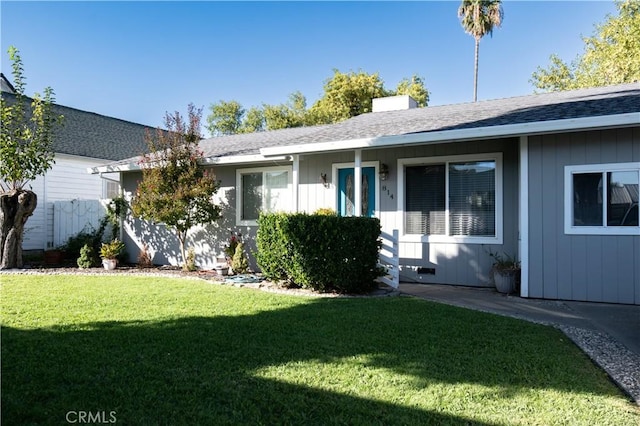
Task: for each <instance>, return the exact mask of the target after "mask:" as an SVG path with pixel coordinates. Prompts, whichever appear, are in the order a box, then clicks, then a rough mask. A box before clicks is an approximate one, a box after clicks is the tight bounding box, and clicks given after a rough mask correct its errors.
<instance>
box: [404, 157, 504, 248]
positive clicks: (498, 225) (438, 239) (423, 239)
mask: <svg viewBox="0 0 640 426" xmlns="http://www.w3.org/2000/svg"><path fill="white" fill-rule="evenodd" d="M465 161H469V162H471V161H495V163H496V176H495V178H496V181H495V185H496V194H495V195H496V199H495V200H496V205H495V221H496V222H495V230H496V234H495V235H494V236H471V235H448V234H449V226H450V225H449V163H460V162H465ZM429 164H446V173H445V217H446V222H445V233H446V235H417V234H405V223H404V222H405V218H404V217H405V214H404V213H405V211H404V209H405V168H406V167H407V166H418V165H429ZM397 170H398V188H397V194H398V215H399V218H398V223H400V229H401V231H400V240H401V241H403V242H420V243H453V244H502V243H503V225H504V220H503V208H504V207H503V206H504V202H503V191H504V190H503V184H502V173H503V169H502V153H501V152H492V153H484V154H470V155H450V156H442V157H421V158H400V159H398V169H397Z"/></svg>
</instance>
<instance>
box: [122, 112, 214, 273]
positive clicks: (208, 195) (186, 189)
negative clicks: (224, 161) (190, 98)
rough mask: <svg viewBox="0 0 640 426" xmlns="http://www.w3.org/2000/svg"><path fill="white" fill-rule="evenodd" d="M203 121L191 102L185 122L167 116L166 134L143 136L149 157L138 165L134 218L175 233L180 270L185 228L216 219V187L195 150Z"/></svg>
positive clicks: (184, 258) (169, 115)
mask: <svg viewBox="0 0 640 426" xmlns="http://www.w3.org/2000/svg"><path fill="white" fill-rule="evenodd" d="M201 117H202V109H201V108H200V109H196V108H195V107H194V106H193V104H190V105H189V107H188V122H187V123H185V122H184V120H183V118H182V115H180V113H179V112H177V111H176V112H175V113H173V114H168V113H167V114H166V116H165V126H166V128H167V131H163V130H161V129H157V130H156V131H155V132H149V133H147V135H146V137H145V141H146V143H147V146H148V149H149V152H150V154H146V155H145V156H144V157H143V159H142V161H141V166H142V180H141V181H140V183H139V185H138V189H137V191H136V194H135V197H134V198H133V200H132V203H131V210H132V212H133V214H134V216H135V217H138V218H140V219H143V220H148V221H152V222H158V223H164V224H165V225H166V226H167V227H168V228H169V229H172V230H173V231H174V232H175V234H176V237H177V238H178V241H179V242H180V252H181V255H182V260H183V267H187V256H186V251H185V244H186V240H187V233H188V232H189V230H190V229H191V228H192V227H193V226H195V225H205V224H209V223H213V222H215V221H216V220H217V219H218V218H219V217H220V206H218V205H215V204H214V203H213V201H212V197H213V195H214V194H215V193H216V192H217V190H218V188H219V183H218V181H217V180H216V178H215V176H214V174H213V173H211V172H210V171H209V170H205V169H204V168H203V167H202V166H201V165H200V164H199V161H200V160H201V159H202V157H203V152H202V151H200V150H199V149H198V142H199V141H200V140H201V139H202V135H201V133H200V120H201Z"/></svg>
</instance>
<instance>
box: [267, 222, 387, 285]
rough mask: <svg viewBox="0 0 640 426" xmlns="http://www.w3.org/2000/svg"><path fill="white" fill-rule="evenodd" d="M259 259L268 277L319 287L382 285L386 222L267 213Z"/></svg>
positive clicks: (293, 283) (292, 283)
mask: <svg viewBox="0 0 640 426" xmlns="http://www.w3.org/2000/svg"><path fill="white" fill-rule="evenodd" d="M258 226H259V227H258V236H257V248H258V252H257V255H256V258H257V259H256V260H257V262H258V265H259V266H260V268H261V269H262V272H263V273H264V274H265V276H266V277H267V278H269V279H271V280H276V281H284V282H286V283H288V284H289V285H293V286H302V287H306V288H312V289H314V290H317V291H322V292H328V291H336V292H339V293H364V292H368V291H371V290H373V289H374V288H375V287H376V285H377V284H376V282H375V279H376V278H377V277H379V276H380V270H379V269H378V267H377V261H378V251H379V249H380V242H379V236H380V221H379V220H378V219H377V218H369V217H339V216H329V215H308V214H304V213H296V214H285V213H276V214H263V215H261V216H260V218H259V220H258Z"/></svg>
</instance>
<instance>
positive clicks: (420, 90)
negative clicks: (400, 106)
mask: <svg viewBox="0 0 640 426" xmlns="http://www.w3.org/2000/svg"><path fill="white" fill-rule="evenodd" d="M396 95H409V96H411V97H412V98H413V99H414V100H415V101H416V102H417V103H418V106H419V107H426V106H427V104H428V103H429V92H428V91H427V89H426V88H425V87H424V80H423V79H422V78H421V77H419V76H417V75H413V76H411V79H408V78H403V79H402V80H400V82H399V83H398V86H397V87H396Z"/></svg>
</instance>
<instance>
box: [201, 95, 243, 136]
mask: <svg viewBox="0 0 640 426" xmlns="http://www.w3.org/2000/svg"><path fill="white" fill-rule="evenodd" d="M209 109H210V110H211V114H209V116H207V129H208V130H209V133H211V135H213V136H223V135H233V134H236V133H238V132H239V131H240V128H241V127H242V117H243V116H244V114H245V110H244V108H242V105H240V103H239V102H238V101H228V102H227V101H220V102H218V103H215V104H211V106H210V107H209Z"/></svg>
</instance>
